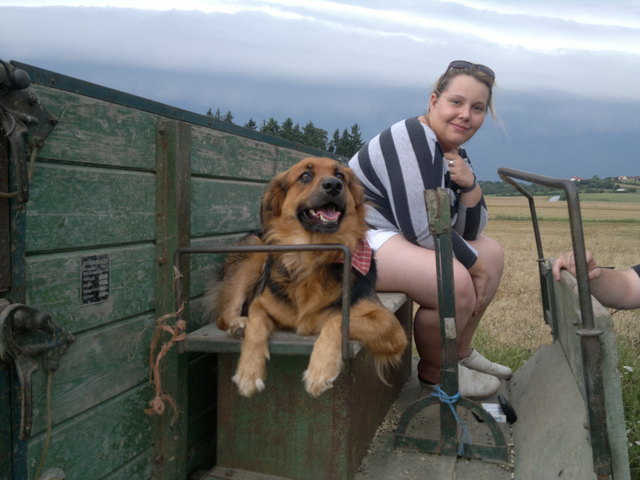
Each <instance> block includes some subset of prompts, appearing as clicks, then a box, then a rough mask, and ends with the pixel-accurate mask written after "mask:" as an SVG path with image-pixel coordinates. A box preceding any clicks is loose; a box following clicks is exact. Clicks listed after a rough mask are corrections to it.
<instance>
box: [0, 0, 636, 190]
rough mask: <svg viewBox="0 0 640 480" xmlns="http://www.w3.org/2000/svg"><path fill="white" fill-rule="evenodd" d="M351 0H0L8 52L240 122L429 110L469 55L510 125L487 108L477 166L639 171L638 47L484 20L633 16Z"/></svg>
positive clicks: (372, 118) (528, 23) (333, 124)
mask: <svg viewBox="0 0 640 480" xmlns="http://www.w3.org/2000/svg"><path fill="white" fill-rule="evenodd" d="M261 3H262V2H254V4H256V5H259V4H261ZM352 3H353V4H355V5H359V6H361V7H366V8H367V9H368V10H367V12H365V13H366V14H365V13H363V14H362V15H360V16H358V13H362V12H359V11H357V10H355V11H354V10H349V11H346V12H336V11H326V12H320V11H318V10H311V9H310V8H308V7H305V6H300V7H295V8H291V9H289V10H288V13H289V14H293V15H294V17H293V18H292V17H288V18H284V17H277V16H273V15H267V14H265V13H261V12H257V11H247V12H241V13H237V14H223V13H202V12H197V11H143V10H132V9H110V8H84V7H77V8H69V7H48V8H18V7H0V17H1V18H3V28H2V29H1V30H0V58H1V59H4V60H9V59H15V60H19V61H22V62H25V63H31V64H33V65H36V66H39V67H42V68H45V69H50V70H53V71H56V72H59V73H63V74H65V75H69V76H73V77H76V78H80V79H82V80H87V81H90V82H93V83H97V84H100V85H104V86H108V87H110V88H115V89H118V90H123V91H125V92H128V93H132V94H135V95H139V96H142V97H145V98H149V99H151V100H155V101H159V102H161V103H166V104H169V105H172V106H176V107H179V108H183V109H186V110H191V111H194V112H196V113H202V114H204V113H205V112H206V111H207V109H208V108H212V109H213V110H215V109H216V108H220V109H221V110H222V111H223V112H225V111H227V110H229V111H231V112H232V113H233V114H234V116H235V119H236V122H237V123H244V122H246V121H247V120H248V119H249V118H253V119H254V120H256V121H258V122H261V121H262V120H265V119H268V118H269V117H274V118H276V119H278V120H284V119H285V118H288V117H291V118H292V119H293V120H294V121H295V122H299V123H300V124H304V123H306V122H307V121H313V122H314V124H315V125H316V126H318V127H321V128H324V129H326V130H327V131H329V132H330V133H332V131H333V130H334V129H336V128H338V129H343V128H349V127H350V126H351V125H353V124H354V123H358V125H360V127H361V129H362V131H363V134H364V136H365V137H367V138H368V137H371V136H373V135H374V134H376V133H377V132H378V131H379V130H381V129H383V128H385V127H387V126H388V125H390V124H391V123H393V122H395V121H397V120H399V119H401V118H405V117H407V116H410V115H418V114H420V113H423V111H424V109H425V106H426V103H427V98H428V93H429V88H430V86H431V84H432V82H433V81H434V80H435V78H436V77H437V76H438V75H439V74H440V73H441V72H442V70H443V69H444V67H445V66H446V64H447V63H448V61H449V60H451V59H454V58H467V59H471V60H473V61H477V62H481V63H486V64H488V65H490V66H491V67H492V68H494V70H495V71H496V73H497V79H498V81H497V88H496V91H495V101H496V107H497V111H498V113H499V115H500V122H501V124H497V123H495V122H493V121H491V120H488V121H487V125H486V126H485V127H484V128H483V129H482V130H481V132H480V133H479V134H478V135H477V136H476V137H475V138H474V139H473V141H472V144H471V147H472V149H471V151H470V153H471V154H472V157H473V160H474V164H476V167H477V169H478V171H479V173H480V176H481V178H492V179H495V178H497V177H496V175H495V170H496V169H497V167H498V166H512V167H514V168H521V169H524V170H536V169H539V171H540V173H543V174H546V175H549V176H555V175H557V176H569V175H579V176H583V177H589V176H591V175H593V174H597V175H599V176H607V175H614V174H616V175H617V174H619V173H625V174H628V175H638V174H640V172H638V171H634V170H637V168H638V167H637V165H638V164H639V163H638V153H637V152H638V150H639V147H640V145H639V144H638V140H637V139H638V138H639V137H640V136H639V135H638V134H637V132H638V131H639V130H640V113H638V112H640V108H639V107H640V84H639V83H638V82H637V78H640V56H639V55H634V54H632V53H628V52H623V51H620V52H598V51H589V49H587V48H584V49H578V50H575V49H562V50H554V51H551V52H547V51H544V49H532V48H525V47H523V46H522V45H519V44H518V43H517V42H515V41H514V42H513V43H512V44H509V43H506V44H504V43H503V44H497V43H495V42H492V41H491V40H490V39H489V38H487V37H482V36H481V35H480V32H479V30H482V31H485V30H487V29H494V30H496V31H499V32H500V35H501V36H502V37H504V36H508V35H510V34H512V35H513V37H514V39H515V37H516V34H517V32H518V29H526V30H527V31H529V32H531V35H538V36H539V38H540V42H543V40H544V39H545V35H546V36H547V37H550V36H552V35H556V36H557V35H559V32H561V31H562V30H566V31H569V30H571V32H572V34H571V35H573V37H572V38H574V39H584V40H585V41H587V40H589V39H588V38H587V37H589V35H592V34H594V33H595V34H597V35H598V36H599V37H597V38H602V39H603V42H604V41H605V40H606V41H607V42H609V41H613V40H615V38H616V36H617V35H619V34H623V33H624V34H625V35H627V34H630V35H631V36H630V37H629V38H636V37H637V36H638V29H636V30H630V28H629V27H619V26H618V27H616V26H613V27H604V26H601V25H600V26H595V27H593V26H585V25H583V24H578V23H577V22H573V21H567V20H561V19H540V18H538V19H536V18H532V17H530V16H529V17H524V16H521V15H513V14H503V13H497V12H495V11H490V10H487V11H482V10H480V9H477V8H471V7H469V6H466V7H465V6H461V5H460V4H455V3H453V2H428V3H426V2H425V3H422V2H407V1H398V2H393V3H390V2H381V1H379V2H378V1H373V2H352ZM463 3H464V2H463ZM466 3H471V2H466ZM475 3H477V2H475ZM565 3H566V2H565ZM554 4H555V3H554ZM398 12H399V13H400V14H401V15H408V14H411V15H413V17H414V20H415V21H406V22H403V21H402V20H403V19H405V20H406V19H407V18H408V17H406V16H405V17H402V16H400V17H397V16H396V15H397V14H398ZM296 15H297V17H295V16H296ZM360 17H361V18H360ZM505 19H510V20H511V21H506V20H505ZM430 22H431V23H430ZM438 23H439V26H438V25H434V24H438ZM474 25H475V26H477V30H478V31H475V30H474V28H473V27H474ZM633 35H635V36H636V37H634V36H633ZM607 39H608V40H607ZM611 39H613V40H611ZM589 41H591V40H589ZM638 43H639V44H640V41H639V42H638Z"/></svg>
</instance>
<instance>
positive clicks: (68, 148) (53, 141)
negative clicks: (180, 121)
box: [33, 86, 156, 170]
mask: <svg viewBox="0 0 640 480" xmlns="http://www.w3.org/2000/svg"><path fill="white" fill-rule="evenodd" d="M33 90H34V93H35V94H36V95H37V96H38V98H39V99H40V101H41V103H42V104H44V105H45V106H46V107H47V109H48V110H49V111H50V112H51V114H52V115H53V116H54V117H56V118H57V119H58V123H57V125H56V127H55V129H54V130H53V132H52V133H51V135H49V137H47V141H46V143H45V145H44V148H43V149H42V151H41V152H40V157H42V158H52V159H60V160H64V161H65V162H77V163H89V164H99V165H111V166H126V167H128V168H139V169H146V170H153V169H154V168H155V135H156V133H155V126H156V117H155V116H154V115H151V114H149V113H146V112H143V111H140V110H135V109H132V108H128V107H123V106H120V105H116V104H113V103H108V102H104V101H101V100H96V99H94V98H89V97H85V96H81V95H77V94H75V93H70V92H63V91H61V90H55V89H51V88H47V87H42V86H34V87H33Z"/></svg>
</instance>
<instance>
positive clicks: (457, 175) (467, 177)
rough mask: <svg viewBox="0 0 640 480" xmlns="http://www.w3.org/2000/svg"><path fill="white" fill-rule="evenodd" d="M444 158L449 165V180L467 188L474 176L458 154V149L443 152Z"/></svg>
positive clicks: (474, 178) (472, 182) (472, 181)
mask: <svg viewBox="0 0 640 480" xmlns="http://www.w3.org/2000/svg"><path fill="white" fill-rule="evenodd" d="M444 158H445V160H446V162H447V166H448V167H449V174H450V175H451V180H453V181H454V182H456V185H458V186H459V187H462V188H469V187H470V186H472V185H473V184H474V182H475V181H476V177H475V175H474V174H473V171H472V170H471V167H469V164H468V163H467V162H466V161H465V160H464V158H462V157H461V156H460V154H459V153H458V149H457V148H456V149H454V150H450V151H448V152H446V153H445V154H444Z"/></svg>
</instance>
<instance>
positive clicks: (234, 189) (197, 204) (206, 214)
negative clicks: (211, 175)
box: [191, 178, 265, 237]
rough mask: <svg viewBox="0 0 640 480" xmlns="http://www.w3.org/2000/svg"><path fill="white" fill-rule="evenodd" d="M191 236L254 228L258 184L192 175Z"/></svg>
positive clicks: (261, 188)
mask: <svg viewBox="0 0 640 480" xmlns="http://www.w3.org/2000/svg"><path fill="white" fill-rule="evenodd" d="M191 189H192V194H193V199H192V206H191V235H192V236H194V237H204V236H207V235H213V234H217V235H221V234H225V233H237V232H245V231H248V230H255V229H258V228H259V225H260V198H261V197H262V194H263V192H264V189H265V185H264V184H261V183H251V182H241V181H220V180H211V179H203V178H194V179H193V181H192V184H191Z"/></svg>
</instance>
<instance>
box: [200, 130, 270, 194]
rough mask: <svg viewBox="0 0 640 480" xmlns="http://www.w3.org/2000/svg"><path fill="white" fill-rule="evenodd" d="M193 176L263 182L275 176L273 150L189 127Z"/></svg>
mask: <svg viewBox="0 0 640 480" xmlns="http://www.w3.org/2000/svg"><path fill="white" fill-rule="evenodd" d="M192 141H193V144H192V152H193V156H192V169H193V174H194V175H208V176H215V177H227V178H241V179H245V180H249V179H253V180H260V181H263V182H267V181H269V180H271V178H272V177H273V176H274V175H275V173H276V169H277V164H276V158H277V157H276V147H275V146H274V145H270V144H268V143H264V142H260V141H257V140H254V139H251V138H246V137H240V136H238V135H232V134H230V133H227V132H222V131H219V130H213V129H210V128H202V127H195V128H193V137H192Z"/></svg>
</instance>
